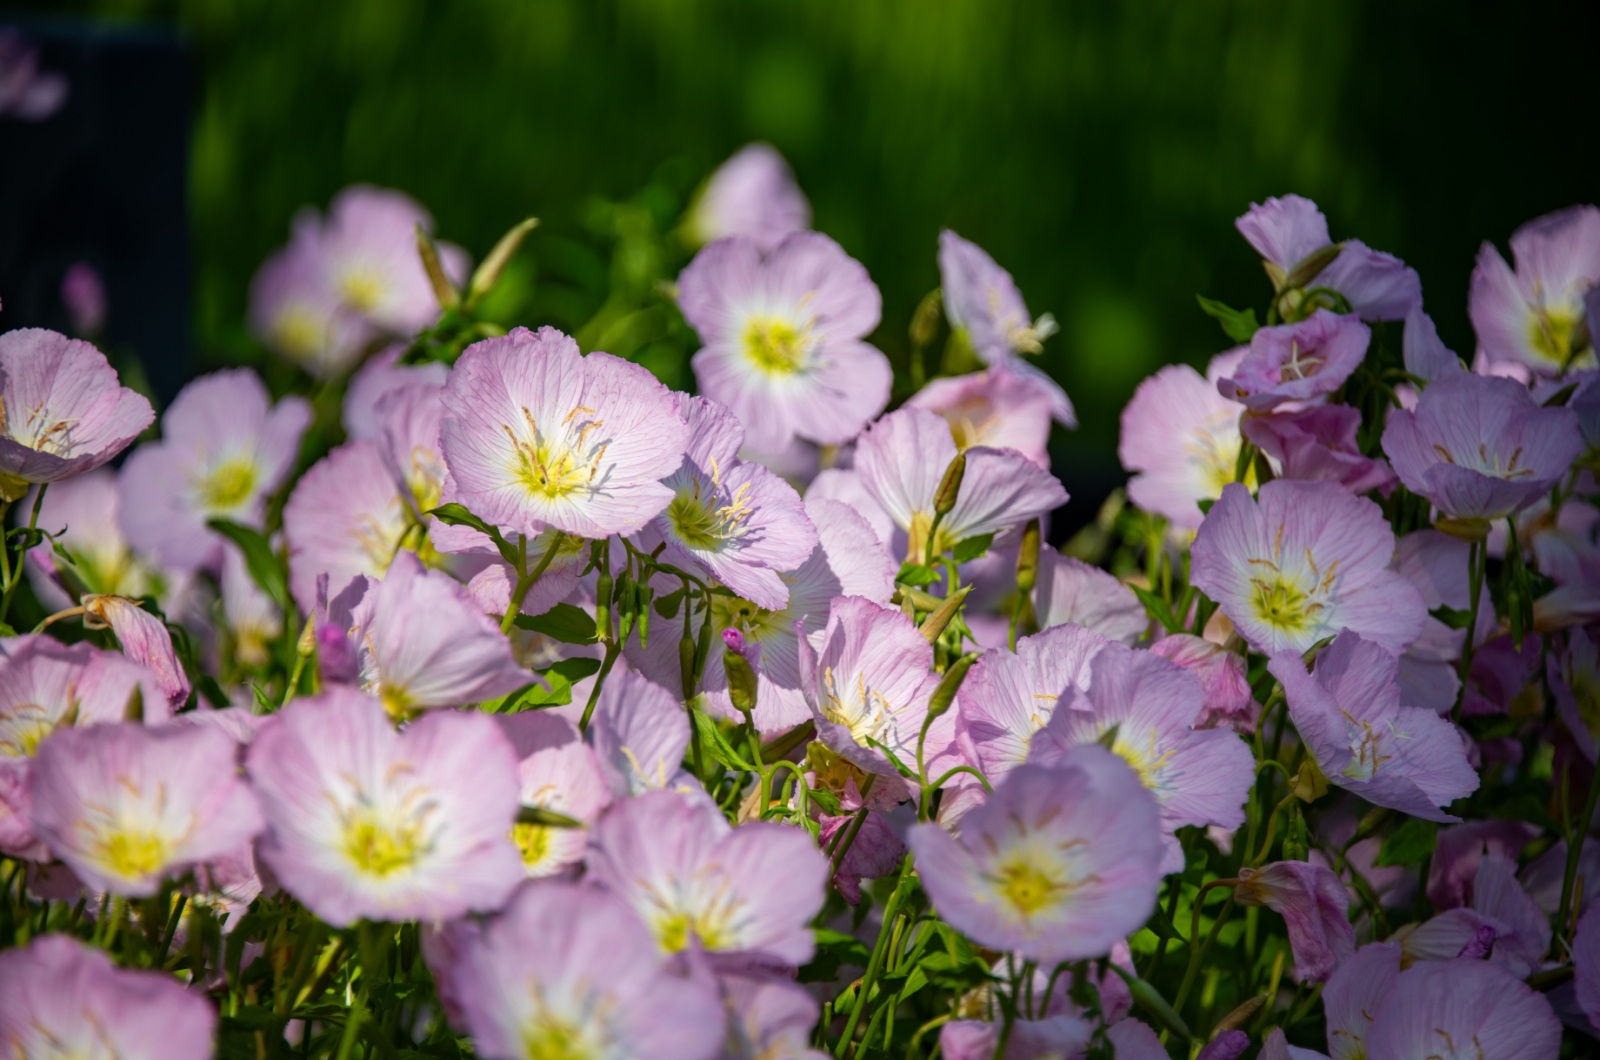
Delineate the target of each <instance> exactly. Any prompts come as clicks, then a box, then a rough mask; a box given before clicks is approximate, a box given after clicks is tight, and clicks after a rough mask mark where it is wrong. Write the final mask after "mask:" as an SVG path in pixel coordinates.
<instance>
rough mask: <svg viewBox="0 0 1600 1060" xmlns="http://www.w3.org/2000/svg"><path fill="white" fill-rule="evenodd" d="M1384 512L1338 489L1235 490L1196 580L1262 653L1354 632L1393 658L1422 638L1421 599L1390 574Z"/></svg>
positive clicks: (1277, 483)
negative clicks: (1252, 492)
mask: <svg viewBox="0 0 1600 1060" xmlns="http://www.w3.org/2000/svg"><path fill="white" fill-rule="evenodd" d="M1394 548H1395V541H1394V533H1393V532H1392V531H1391V530H1390V529H1389V524H1388V523H1387V522H1385V521H1384V517H1383V511H1382V509H1380V508H1379V507H1378V506H1377V505H1376V504H1373V503H1372V502H1371V501H1369V500H1367V499H1366V498H1364V497H1357V496H1355V495H1353V494H1351V493H1350V492H1349V491H1348V490H1346V489H1345V488H1344V487H1342V486H1340V485H1338V484H1337V483H1334V482H1291V481H1288V480H1285V479H1276V480H1274V481H1272V482H1268V483H1267V484H1266V485H1264V486H1262V487H1261V492H1260V495H1259V496H1258V497H1255V498H1252V497H1251V496H1250V491H1249V490H1248V489H1247V488H1246V487H1244V486H1242V485H1239V484H1237V483H1235V484H1231V485H1229V486H1227V487H1226V488H1224V489H1223V491H1222V497H1221V499H1220V500H1218V501H1217V503H1216V505H1215V506H1214V507H1213V508H1212V509H1211V512H1210V514H1208V515H1207V516H1206V518H1205V522H1204V524H1203V525H1202V526H1201V527H1200V530H1199V532H1198V533H1197V534H1196V535H1195V539H1194V548H1193V551H1192V553H1191V556H1192V567H1191V574H1190V578H1191V580H1192V581H1193V583H1194V584H1195V585H1196V586H1197V587H1198V588H1199V589H1200V590H1201V591H1202V592H1204V593H1205V594H1206V595H1207V596H1209V597H1211V599H1213V600H1215V601H1216V602H1217V604H1218V606H1219V607H1220V608H1221V609H1222V613H1223V614H1224V615H1226V616H1227V617H1228V618H1229V619H1231V620H1232V621H1233V624H1234V627H1235V628H1236V629H1237V630H1238V631H1239V633H1240V634H1241V635H1242V636H1243V637H1244V639H1245V640H1247V641H1249V643H1250V646H1251V647H1252V648H1254V649H1255V650H1257V651H1260V652H1263V653H1266V654H1272V653H1275V652H1278V651H1281V650H1283V649H1285V648H1292V649H1293V650H1294V651H1297V652H1302V651H1305V650H1306V649H1308V648H1310V647H1311V646H1312V645H1313V644H1315V643H1317V642H1318V641H1319V640H1322V639H1324V638H1325V637H1329V636H1331V635H1333V634H1334V633H1337V632H1338V631H1340V630H1341V629H1351V630H1354V631H1355V632H1357V633H1360V634H1361V635H1362V636H1363V637H1365V638H1367V639H1368V640H1372V641H1376V642H1377V643H1379V644H1382V645H1383V646H1384V647H1385V648H1386V649H1388V650H1389V651H1390V652H1391V653H1393V654H1398V653H1399V652H1401V651H1403V650H1405V648H1406V646H1407V645H1409V644H1410V643H1411V642H1412V641H1414V640H1416V639H1417V636H1418V634H1420V633H1421V632H1422V623H1423V619H1425V618H1426V617H1427V611H1426V610H1425V609H1424V607H1423V603H1422V595H1421V594H1420V593H1419V592H1418V591H1417V589H1416V587H1415V586H1414V585H1412V584H1411V582H1410V580H1409V579H1407V578H1406V577H1405V576H1404V575H1403V574H1400V573H1398V572H1396V571H1393V570H1390V569H1389V560H1390V558H1391V557H1392V556H1393V555H1394Z"/></svg>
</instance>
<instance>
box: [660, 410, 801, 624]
mask: <svg viewBox="0 0 1600 1060" xmlns="http://www.w3.org/2000/svg"><path fill="white" fill-rule="evenodd" d="M676 399H677V407H678V412H679V414H680V415H681V416H683V418H684V419H685V420H686V421H687V422H688V424H689V451H688V452H687V453H686V454H685V455H684V460H683V466H682V467H681V468H679V469H678V470H677V471H676V472H675V473H674V474H673V475H672V476H671V477H669V478H668V479H667V480H666V482H665V485H666V487H667V488H668V489H670V490H672V492H673V497H672V500H671V502H670V503H668V504H667V510H666V511H664V512H662V513H661V515H659V516H657V517H656V520H655V522H653V523H652V524H650V526H649V527H647V528H646V530H645V531H644V534H643V537H644V538H645V540H644V541H643V542H642V543H643V545H644V546H645V547H646V548H647V549H648V548H653V547H654V545H655V543H656V539H659V540H661V541H665V542H666V545H667V550H666V554H665V558H666V560H667V561H668V562H670V563H673V564H675V565H680V566H687V567H694V568H698V569H699V570H700V571H701V572H702V573H704V574H706V575H709V576H710V577H712V578H715V579H716V580H717V581H720V582H721V583H722V584H724V585H726V586H727V587H728V588H730V589H732V590H733V591H734V592H736V593H738V594H739V595H740V596H741V597H743V598H744V599H746V600H749V601H750V602H751V603H753V604H755V605H756V606H757V607H762V608H765V609H767V610H769V611H777V610H780V609H782V608H783V607H784V606H786V605H787V604H788V602H789V587H788V586H787V585H785V584H784V582H783V579H782V578H781V577H780V576H779V573H778V572H779V571H789V570H793V569H794V568H796V567H798V566H799V565H800V564H802V563H804V562H805V561H806V557H808V556H810V555H811V553H812V551H813V550H814V549H815V548H816V547H817V532H816V529H815V528H814V527H812V525H811V520H810V519H808V518H806V513H805V506H804V505H803V504H802V503H801V501H800V495H799V494H798V493H796V492H795V491H794V487H793V486H790V485H789V484H788V483H787V482H785V481H783V479H781V478H779V477H778V476H777V475H774V474H773V473H772V472H771V471H768V470H767V469H766V468H765V467H763V466H761V465H760V464H757V463H753V462H747V461H743V460H740V459H739V447H740V445H741V444H743V442H744V428H742V427H740V426H739V421H738V420H737V419H735V418H734V416H733V414H732V413H731V412H729V411H728V410H727V409H725V408H723V407H722V406H721V405H718V404H717V403H716V402H714V401H711V400H709V399H707V398H697V397H687V396H685V395H676Z"/></svg>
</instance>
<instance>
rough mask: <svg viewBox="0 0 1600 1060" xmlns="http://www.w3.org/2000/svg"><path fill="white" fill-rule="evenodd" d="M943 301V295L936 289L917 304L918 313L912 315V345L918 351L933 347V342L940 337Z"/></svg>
mask: <svg viewBox="0 0 1600 1060" xmlns="http://www.w3.org/2000/svg"><path fill="white" fill-rule="evenodd" d="M942 301H943V296H942V294H941V293H940V291H939V289H938V288H935V289H933V290H932V291H929V292H928V293H927V294H926V295H924V296H923V298H922V301H921V302H919V303H917V311H916V312H915V313H913V314H912V315H911V345H913V346H915V347H916V348H917V349H925V348H926V347H928V346H931V345H933V340H934V339H935V338H936V337H937V336H938V334H939V317H940V315H941V313H942V310H943V308H944V307H943V305H942Z"/></svg>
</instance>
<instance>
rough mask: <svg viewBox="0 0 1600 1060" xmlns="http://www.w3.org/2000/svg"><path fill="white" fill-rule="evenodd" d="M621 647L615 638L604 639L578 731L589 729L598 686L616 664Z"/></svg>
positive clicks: (604, 680)
mask: <svg viewBox="0 0 1600 1060" xmlns="http://www.w3.org/2000/svg"><path fill="white" fill-rule="evenodd" d="M619 654H621V649H620V648H619V647H618V646H617V642H616V641H615V640H608V641H606V654H605V658H603V659H601V660H600V672H599V673H597V674H595V675H594V685H593V687H591V688H590V689H589V702H587V703H585V704H584V705H583V717H582V718H580V719H579V720H578V731H579V732H588V731H589V719H590V718H592V717H594V705H595V704H596V703H598V702H600V687H601V686H602V685H604V684H605V683H606V678H607V677H608V676H610V674H611V667H612V666H613V665H615V664H616V661H617V656H618V655H619Z"/></svg>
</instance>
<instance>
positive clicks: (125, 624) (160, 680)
mask: <svg viewBox="0 0 1600 1060" xmlns="http://www.w3.org/2000/svg"><path fill="white" fill-rule="evenodd" d="M82 604H83V609H84V611H85V612H86V615H85V619H84V621H85V623H89V624H95V623H98V624H99V625H100V626H102V627H104V626H110V627H111V632H112V633H114V634H116V637H117V643H119V644H121V645H122V650H123V652H124V653H125V654H126V655H127V656H128V658H130V659H132V660H133V661H135V662H137V663H138V664H139V665H141V666H142V667H144V668H145V669H146V670H148V671H149V672H150V675H151V677H152V678H154V683H155V685H156V687H157V688H159V689H160V690H161V693H162V695H163V696H165V698H166V703H165V704H160V703H151V704H149V707H148V709H149V710H150V711H151V712H152V716H155V715H165V714H168V713H170V712H171V711H174V710H176V709H178V708H179V707H181V706H183V704H184V703H185V702H187V700H188V699H189V675H188V674H186V673H184V671H183V664H182V663H181V662H179V661H178V653H177V651H176V650H175V649H174V648H173V646H172V633H171V632H170V631H169V630H168V629H167V624H166V623H165V622H164V621H162V620H161V618H160V616H158V615H153V614H151V613H150V612H149V611H146V610H145V609H144V608H143V607H141V606H139V603H138V601H136V600H129V599H128V598H127V597H125V596H103V595H101V596H97V595H94V594H93V593H89V594H85V595H84V597H83V600H82Z"/></svg>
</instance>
